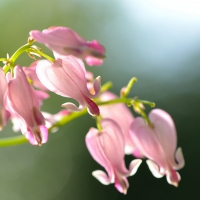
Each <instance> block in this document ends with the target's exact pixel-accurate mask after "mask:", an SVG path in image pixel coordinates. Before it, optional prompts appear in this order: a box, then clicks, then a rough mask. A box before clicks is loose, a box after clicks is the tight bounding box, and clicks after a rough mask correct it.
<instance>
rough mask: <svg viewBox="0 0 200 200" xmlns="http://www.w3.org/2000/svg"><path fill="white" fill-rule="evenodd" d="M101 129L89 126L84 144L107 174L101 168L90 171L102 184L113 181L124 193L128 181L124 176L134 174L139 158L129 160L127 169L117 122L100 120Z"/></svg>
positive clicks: (122, 138)
mask: <svg viewBox="0 0 200 200" xmlns="http://www.w3.org/2000/svg"><path fill="white" fill-rule="evenodd" d="M101 125H102V128H103V129H102V131H99V130H97V129H95V128H91V129H90V130H89V132H88V133H87V135H86V146H87V148H88V150H89V152H90V154H91V155H92V157H93V158H94V160H95V161H96V162H98V163H99V164H100V165H102V166H103V167H104V168H105V170H106V172H107V174H106V173H105V172H103V171H101V170H96V171H93V172H92V175H93V176H94V177H95V178H97V179H98V180H99V181H100V182H101V183H102V184H105V185H108V184H110V183H114V184H115V187H116V188H117V190H118V191H119V192H121V193H124V194H126V192H127V189H128V187H129V183H128V180H127V178H126V177H128V176H131V175H134V174H135V173H136V171H137V169H138V167H139V165H140V164H141V162H142V161H141V160H140V159H135V160H133V161H132V162H131V164H130V166H129V170H128V169H127V168H126V166H125V162H124V148H125V143H124V137H123V134H122V132H121V129H120V127H119V126H118V124H117V123H116V122H115V121H113V120H111V119H103V120H102V121H101Z"/></svg>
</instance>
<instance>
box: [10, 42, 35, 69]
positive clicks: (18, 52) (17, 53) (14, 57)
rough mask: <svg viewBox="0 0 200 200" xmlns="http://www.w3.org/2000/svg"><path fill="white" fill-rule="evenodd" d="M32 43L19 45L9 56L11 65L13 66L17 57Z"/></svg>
mask: <svg viewBox="0 0 200 200" xmlns="http://www.w3.org/2000/svg"><path fill="white" fill-rule="evenodd" d="M31 45H32V43H28V44H25V45H23V46H22V47H20V48H19V49H18V50H17V51H16V52H15V53H14V54H13V55H12V56H11V58H10V64H11V66H12V67H14V64H15V61H16V60H17V58H18V57H19V56H20V55H21V54H22V53H23V52H25V51H26V50H27V49H29V48H30V47H31Z"/></svg>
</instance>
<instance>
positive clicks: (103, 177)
mask: <svg viewBox="0 0 200 200" xmlns="http://www.w3.org/2000/svg"><path fill="white" fill-rule="evenodd" d="M92 176H94V177H95V178H96V179H97V180H98V181H99V182H101V183H102V184H104V185H109V184H110V183H114V176H110V177H108V175H107V174H106V173H105V172H103V171H101V170H96V171H93V172H92Z"/></svg>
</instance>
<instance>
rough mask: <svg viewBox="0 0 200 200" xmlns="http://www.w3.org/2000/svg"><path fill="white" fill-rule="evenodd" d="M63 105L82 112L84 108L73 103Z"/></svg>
mask: <svg viewBox="0 0 200 200" xmlns="http://www.w3.org/2000/svg"><path fill="white" fill-rule="evenodd" d="M61 106H62V107H63V108H66V109H68V110H70V111H73V112H80V111H81V110H82V109H83V107H82V106H79V107H77V106H76V105H75V104H73V103H63V104H62V105H61Z"/></svg>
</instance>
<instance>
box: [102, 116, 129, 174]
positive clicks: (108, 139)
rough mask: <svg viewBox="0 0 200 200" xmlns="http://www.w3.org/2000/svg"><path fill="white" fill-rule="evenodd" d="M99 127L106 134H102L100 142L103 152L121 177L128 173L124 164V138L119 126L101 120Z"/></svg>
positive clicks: (109, 121) (108, 120)
mask: <svg viewBox="0 0 200 200" xmlns="http://www.w3.org/2000/svg"><path fill="white" fill-rule="evenodd" d="M101 125H102V127H103V130H104V131H105V133H106V134H102V135H101V137H100V141H101V144H102V146H103V147H104V152H105V155H106V157H107V158H108V160H109V161H110V162H111V163H112V166H113V167H114V168H115V169H116V170H117V171H118V172H119V173H120V174H123V175H127V174H128V173H129V172H128V170H127V169H126V167H125V163H124V146H125V143H124V137H123V134H122V131H121V129H120V127H119V125H118V124H117V123H116V122H115V121H113V120H111V119H108V118H106V119H103V120H102V121H101Z"/></svg>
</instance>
